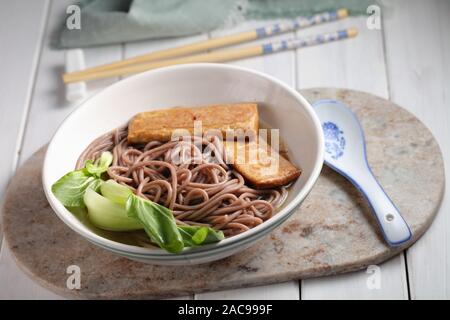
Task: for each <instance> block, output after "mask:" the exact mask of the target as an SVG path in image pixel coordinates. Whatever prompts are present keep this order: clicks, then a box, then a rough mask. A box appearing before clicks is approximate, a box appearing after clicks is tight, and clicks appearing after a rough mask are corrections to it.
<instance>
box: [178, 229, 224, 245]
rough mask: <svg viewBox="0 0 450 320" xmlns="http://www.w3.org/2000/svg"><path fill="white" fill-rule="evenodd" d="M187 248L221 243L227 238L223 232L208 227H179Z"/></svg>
mask: <svg viewBox="0 0 450 320" xmlns="http://www.w3.org/2000/svg"><path fill="white" fill-rule="evenodd" d="M178 229H179V230H180V233H181V236H182V237H183V242H184V245H185V246H186V247H194V246H200V245H206V244H210V243H214V242H219V241H220V240H223V239H224V238H225V236H224V234H223V232H222V231H217V230H214V229H213V228H210V227H206V226H178Z"/></svg>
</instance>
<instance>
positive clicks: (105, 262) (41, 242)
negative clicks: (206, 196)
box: [3, 89, 445, 298]
mask: <svg viewBox="0 0 450 320" xmlns="http://www.w3.org/2000/svg"><path fill="white" fill-rule="evenodd" d="M303 94H304V95H305V96H306V98H307V99H309V101H314V100H316V99H320V98H333V99H339V100H341V101H343V102H344V103H345V104H347V105H348V106H350V107H351V108H352V109H353V111H354V112H356V114H357V116H358V117H359V119H360V120H361V122H362V126H363V128H364V130H365V133H366V140H367V151H368V158H369V163H370V164H371V166H372V168H373V171H374V173H375V175H376V176H377V177H378V178H379V180H380V182H381V184H382V185H383V187H384V188H385V190H386V192H387V193H388V194H389V195H390V196H391V198H392V200H393V201H394V202H395V203H396V205H397V206H398V208H399V209H400V212H402V213H403V216H404V217H405V219H406V220H407V222H408V223H409V225H410V226H411V228H412V231H413V234H414V237H413V240H412V241H411V242H410V243H409V244H408V245H406V246H409V245H411V244H412V243H413V242H414V241H416V240H417V239H418V238H419V237H420V236H421V235H422V234H423V233H424V232H425V231H426V230H427V228H428V226H429V225H430V224H431V222H432V221H433V218H434V216H435V213H436V212H437V209H438V207H439V205H440V202H441V198H442V195H443V190H444V184H445V182H444V167H443V162H442V156H441V153H440V150H439V147H438V145H437V143H436V141H435V139H434V138H433V136H432V135H431V133H430V132H429V131H428V129H426V128H425V126H424V125H423V124H422V123H420V122H419V121H418V120H417V119H416V118H415V117H414V116H413V115H411V114H410V113H408V112H406V111H405V110H404V109H402V108H400V107H398V106H396V105H395V104H393V103H391V102H389V101H387V100H384V99H381V98H378V97H375V96H373V95H370V94H367V93H363V92H356V91H349V90H336V89H309V90H305V91H303ZM44 151H45V150H44V148H43V149H41V150H39V151H38V152H37V153H36V154H34V155H33V156H32V157H31V159H29V160H28V161H27V162H26V163H25V164H24V165H23V166H22V168H20V170H19V171H18V172H17V175H16V176H15V178H14V179H13V181H12V182H11V184H10V186H9V190H8V192H7V195H6V199H5V204H4V208H3V226H4V233H5V237H6V240H7V243H8V245H9V246H10V248H11V251H12V253H13V255H14V257H15V258H16V260H17V262H18V264H19V265H20V266H21V268H22V269H23V270H24V271H25V272H26V273H28V274H29V275H30V276H31V277H32V278H33V279H35V280H36V281H37V282H39V283H40V284H42V285H44V286H45V287H47V288H49V289H51V290H53V291H55V292H57V293H59V294H62V295H64V296H68V297H79V298H156V297H159V298H162V297H169V296H177V295H186V294H191V293H197V292H202V291H210V290H220V289H227V288H236V287H243V286H254V285H259V284H268V283H274V282H282V281H287V280H292V279H301V278H308V277H318V276H325V275H330V274H336V273H342V272H349V271H353V270H357V269H361V268H364V267H366V266H367V265H369V264H378V263H380V262H382V261H384V260H386V259H389V258H390V257H392V256H394V255H396V254H398V253H399V252H400V251H401V250H403V249H404V248H405V247H406V246H405V247H402V248H395V249H392V248H389V247H387V246H386V245H385V243H384V242H383V240H382V238H381V235H380V232H379V231H378V227H377V226H376V223H375V221H374V218H373V217H372V215H371V213H370V210H369V208H368V206H367V204H366V202H365V201H364V199H363V198H362V196H361V195H360V194H359V193H358V192H357V191H356V190H355V188H354V187H353V186H352V185H351V184H350V183H349V182H347V181H346V180H345V179H344V178H343V177H341V176H339V175H338V174H336V173H334V172H333V171H331V170H330V169H328V168H326V167H324V169H323V171H322V174H321V176H320V178H319V180H318V181H317V184H316V185H315V187H314V189H313V191H312V192H311V193H310V195H309V196H308V197H307V199H306V200H305V201H304V203H303V205H302V206H301V208H300V209H299V210H298V211H297V212H296V213H295V214H294V215H293V216H292V217H291V218H290V219H288V221H287V222H286V223H284V225H282V226H281V227H279V228H278V229H277V230H276V231H275V232H273V233H272V234H270V235H269V236H268V237H266V238H265V239H263V240H261V241H260V242H259V243H258V244H256V245H254V246H253V247H251V248H249V249H247V250H245V251H244V252H242V253H240V254H237V255H235V256H232V257H229V258H226V259H224V260H221V261H217V262H213V263H209V264H204V265H198V266H194V267H192V266H190V267H166V266H164V267H162V266H152V265H146V264H142V263H138V262H134V261H131V260H127V259H125V258H122V257H119V256H116V255H113V254H111V253H108V252H106V251H104V250H103V249H100V248H98V247H96V246H94V245H92V244H90V243H88V242H87V241H85V240H83V239H82V238H81V237H80V236H78V235H77V234H76V233H75V232H73V231H72V230H70V229H69V228H68V227H66V226H65V225H64V223H63V222H62V221H60V220H59V219H58V218H57V216H56V215H55V214H54V213H53V211H52V209H51V208H50V206H49V204H48V203H47V200H46V198H45V196H44V192H43V190H42V187H41V167H42V162H43V157H44ZM69 265H78V266H79V267H80V268H81V289H80V290H69V289H67V288H66V280H67V277H68V275H67V274H66V269H67V267H68V266H69Z"/></svg>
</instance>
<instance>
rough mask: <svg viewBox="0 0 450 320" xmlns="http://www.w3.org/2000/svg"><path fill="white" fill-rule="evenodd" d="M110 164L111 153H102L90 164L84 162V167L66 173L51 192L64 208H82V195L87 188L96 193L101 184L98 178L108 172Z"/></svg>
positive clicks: (101, 181)
mask: <svg viewBox="0 0 450 320" xmlns="http://www.w3.org/2000/svg"><path fill="white" fill-rule="evenodd" d="M111 162H112V154H111V152H103V153H102V155H101V156H100V158H99V159H98V160H97V161H95V163H92V161H86V164H85V165H86V167H85V168H83V169H80V170H75V171H72V172H69V173H67V174H66V175H64V176H63V177H62V178H60V179H59V180H58V181H56V182H55V183H54V184H53V185H52V192H53V194H54V195H55V196H56V198H58V200H59V201H61V203H62V204H63V205H64V206H66V207H84V200H83V197H84V194H85V192H86V190H87V189H88V188H90V189H93V190H95V191H98V190H99V188H100V186H101V185H102V183H103V180H101V179H100V176H101V174H102V173H103V172H105V171H106V170H108V167H109V166H110V164H111Z"/></svg>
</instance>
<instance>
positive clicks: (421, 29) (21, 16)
mask: <svg viewBox="0 0 450 320" xmlns="http://www.w3.org/2000/svg"><path fill="white" fill-rule="evenodd" d="M0 1H1V11H0V137H1V138H0V150H2V155H1V157H0V201H1V199H2V198H3V195H4V191H5V188H6V186H7V184H8V181H9V179H10V178H11V176H12V175H13V174H14V171H15V169H16V168H17V167H18V166H20V164H22V163H23V162H24V161H25V160H26V159H27V158H28V157H29V156H30V155H31V154H32V153H33V152H34V151H36V150H37V149H38V148H39V147H41V146H42V145H44V144H45V143H46V142H48V140H49V139H50V137H51V136H52V134H53V133H54V131H55V129H56V128H57V127H58V125H59V124H60V123H61V121H62V120H63V119H64V117H65V116H66V115H67V114H69V113H70V112H71V111H72V110H73V109H74V107H75V105H74V104H70V103H68V102H66V101H65V99H64V87H63V85H62V82H61V80H60V74H61V72H62V70H63V66H64V51H56V50H52V49H51V48H50V45H49V43H50V36H51V35H52V34H53V32H54V30H55V29H56V28H57V27H58V22H59V21H60V19H61V17H65V10H66V7H67V5H68V4H69V3H70V2H72V1H67V0H64V1H60V0H58V1H55V0H53V1H51V0H28V1H26V0H19V1H17V0H16V1H8V2H7V1H6V0H4V1H3V0H0ZM366 19H367V17H352V18H349V19H346V20H343V21H339V22H334V23H331V24H327V25H323V26H319V27H315V28H311V29H308V30H303V31H299V32H298V35H306V34H309V33H316V32H320V31H325V30H335V29H337V28H341V27H348V26H356V27H358V29H359V31H360V35H359V36H358V37H357V38H355V39H352V40H348V41H341V42H339V43H332V44H326V45H323V46H318V47H314V48H307V49H303V50H298V51H297V52H295V51H290V52H284V53H279V54H274V55H271V56H266V57H258V58H252V59H247V60H241V61H238V62H234V63H233V64H236V65H240V66H245V67H248V68H252V69H256V70H259V71H263V72H266V73H268V74H271V75H272V76H275V77H277V78H279V79H281V80H282V81H284V82H286V83H287V84H289V85H291V86H292V87H296V88H299V89H301V88H309V87H319V86H320V87H322V86H331V87H344V88H351V89H357V90H363V91H367V92H371V93H374V94H376V95H379V96H381V97H385V98H389V99H391V100H393V101H394V102H396V103H398V104H400V105H402V106H404V107H405V108H407V109H408V110H409V111H411V112H412V113H413V114H415V115H416V116H417V117H418V118H419V119H421V120H422V121H423V122H424V123H425V124H426V125H427V126H428V127H429V128H430V129H431V131H432V132H433V134H434V135H435V137H436V138H437V140H438V142H439V144H440V146H441V149H442V152H443V154H444V161H445V164H446V167H447V173H446V177H447V181H450V179H449V178H450V176H449V173H448V172H449V169H448V168H449V165H450V81H449V80H448V75H449V74H450V36H449V35H448V30H450V1H447V0H433V1H424V0H414V1H406V0H403V1H395V2H389V3H388V4H387V7H386V9H385V10H384V11H382V28H381V30H369V29H368V28H367V27H366ZM265 23H267V22H264V23H262V22H246V23H244V24H242V25H240V26H239V27H238V28H236V29H239V30H244V29H250V28H253V27H255V26H256V25H262V24H265ZM227 32H232V30H228V31H227ZM215 34H216V33H212V34H205V35H200V36H195V37H189V38H183V39H175V40H161V41H146V42H140V43H130V44H123V45H111V46H106V47H102V48H95V49H88V50H85V55H86V63H87V64H88V65H89V66H91V65H97V64H101V63H106V62H109V61H113V60H117V59H120V58H125V57H130V56H134V55H137V54H140V53H144V52H148V51H151V50H157V49H161V48H165V47H171V46H174V45H176V44H181V43H188V42H192V41H195V40H198V39H203V38H208V37H211V36H212V35H215ZM117 80H118V79H108V80H102V81H96V82H92V83H89V85H88V89H89V92H90V93H93V92H95V91H97V90H100V89H102V88H104V87H106V86H108V85H109V84H111V83H113V82H115V81H117ZM412 174H413V173H412ZM424 192H426V190H424ZM449 194H450V193H449V191H447V192H446V194H445V198H444V202H443V204H442V206H441V209H440V212H439V214H438V215H437V218H436V220H435V222H434V223H433V225H432V226H431V228H430V229H429V231H428V232H427V233H426V234H425V235H424V236H423V237H422V238H421V239H420V240H419V241H418V242H417V243H416V244H415V245H414V246H413V247H412V248H410V249H409V250H407V251H406V252H405V253H403V254H401V255H399V256H397V257H395V258H393V259H391V260H390V261H388V262H386V263H384V264H382V265H381V266H380V268H381V269H380V270H381V286H380V288H379V289H370V288H369V287H368V286H367V284H366V283H367V280H368V277H369V276H370V275H369V274H367V273H366V272H365V271H364V270H363V271H360V272H355V273H351V274H345V275H339V276H334V277H327V278H320V279H310V280H304V281H292V282H287V283H280V284H275V285H270V286H263V287H254V288H246V289H239V290H229V291H221V292H213V293H205V294H197V295H195V296H190V297H185V298H189V299H227V298H231V299H250V298H252V299H408V298H410V299H432V298H437V299H449V298H450V254H448V251H447V250H449V248H450V237H449V236H447V231H448V230H450V203H449ZM0 241H1V240H0ZM0 298H2V299H11V298H23V299H58V298H61V297H59V296H57V295H55V294H54V293H52V292H50V291H48V290H46V289H44V288H42V287H40V286H39V285H38V284H36V283H34V282H33V281H32V280H31V279H29V278H28V276H27V275H25V274H24V273H23V272H22V271H21V270H20V269H19V268H18V267H17V265H16V263H15V262H14V260H13V258H12V256H11V253H10V251H9V250H8V248H7V246H6V245H5V243H2V247H1V252H0Z"/></svg>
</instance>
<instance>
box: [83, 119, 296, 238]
mask: <svg viewBox="0 0 450 320" xmlns="http://www.w3.org/2000/svg"><path fill="white" fill-rule="evenodd" d="M127 134H128V127H127V126H123V127H120V128H118V129H116V130H114V131H112V132H109V133H107V134H104V135H102V136H101V137H99V138H97V139H95V140H94V141H93V142H92V143H91V144H90V145H89V146H88V147H87V148H86V149H85V150H84V151H83V153H82V154H81V155H80V158H79V159H78V161H77V164H76V167H77V169H80V168H82V167H83V166H84V163H85V162H86V160H89V159H90V160H96V159H97V158H98V157H99V156H100V155H101V153H102V152H104V151H110V152H112V154H113V163H112V165H111V167H109V169H108V171H107V174H108V175H109V177H110V178H111V179H113V180H115V181H116V182H118V183H120V184H122V185H125V186H128V187H130V188H131V190H133V192H134V193H135V194H136V195H139V196H141V197H143V198H146V199H149V200H151V201H154V202H157V203H159V204H161V205H164V206H166V207H168V208H170V209H172V210H173V214H174V216H175V219H176V221H177V223H178V224H180V225H199V226H211V227H213V228H215V229H217V230H223V232H224V234H225V235H226V236H227V237H230V236H233V235H236V234H239V233H242V232H245V231H247V230H249V229H251V228H253V227H255V226H257V225H260V224H261V223H263V222H264V221H266V220H268V219H270V218H271V217H272V216H273V215H274V214H275V213H276V211H277V209H278V208H280V207H281V206H282V204H283V203H284V201H285V200H286V197H287V190H286V187H279V188H276V189H268V190H256V189H253V188H251V187H249V186H247V185H246V184H245V181H244V178H243V177H242V175H241V174H239V173H238V172H236V171H234V170H232V169H231V168H230V167H229V166H228V165H226V163H225V160H226V159H225V154H224V147H223V143H222V140H221V139H219V138H218V137H216V136H212V137H209V138H208V139H207V138H201V137H182V138H181V139H180V140H176V141H175V140H174V141H169V142H166V143H163V142H160V141H151V142H149V143H147V144H146V145H129V144H128V141H127ZM202 150H203V151H202ZM175 155H177V157H178V158H179V159H177V157H174V156H175ZM174 159H175V160H177V161H174Z"/></svg>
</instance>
